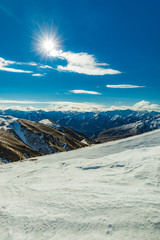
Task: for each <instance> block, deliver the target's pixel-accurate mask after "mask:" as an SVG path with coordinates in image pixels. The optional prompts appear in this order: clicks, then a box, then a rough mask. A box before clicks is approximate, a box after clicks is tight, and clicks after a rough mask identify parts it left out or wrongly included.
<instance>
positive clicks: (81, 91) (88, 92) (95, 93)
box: [70, 90, 101, 95]
mask: <svg viewBox="0 0 160 240" xmlns="http://www.w3.org/2000/svg"><path fill="white" fill-rule="evenodd" d="M70 92H72V93H76V94H92V95H101V93H99V92H95V91H86V90H71V91H70Z"/></svg>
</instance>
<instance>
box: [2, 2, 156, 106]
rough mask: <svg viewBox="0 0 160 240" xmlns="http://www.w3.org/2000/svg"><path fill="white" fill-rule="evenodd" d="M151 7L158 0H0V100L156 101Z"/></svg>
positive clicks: (154, 32)
mask: <svg viewBox="0 0 160 240" xmlns="http://www.w3.org/2000/svg"><path fill="white" fill-rule="evenodd" d="M159 11H160V1H158V0H153V1H150V0H141V1H136V0H134V1H132V0H131V1H128V0H121V1H119V0H113V1H108V0H105V1H103V0H94V1H92V0H70V1H66V0H54V1H49V0H45V1H44V0H34V1H31V0H23V1H19V0H14V1H12V0H5V1H3V0H1V2H0V22H1V29H0V31H1V34H0V36H1V38H0V58H1V59H0V86H1V87H0V104H1V100H10V101H22V102H23V101H32V102H34V101H35V102H56V101H64V102H80V103H81V102H91V103H96V104H103V105H106V106H112V105H134V104H136V103H137V102H140V101H142V100H145V101H148V102H150V103H151V104H153V103H155V104H160V98H159V93H160V81H159V79H160V58H159V53H160V45H159V40H160V31H159V22H160V15H159ZM51 40H52V43H53V46H52V49H49V51H48V49H47V50H46V48H45V47H44V46H45V43H46V41H48V42H49V43H51Z"/></svg>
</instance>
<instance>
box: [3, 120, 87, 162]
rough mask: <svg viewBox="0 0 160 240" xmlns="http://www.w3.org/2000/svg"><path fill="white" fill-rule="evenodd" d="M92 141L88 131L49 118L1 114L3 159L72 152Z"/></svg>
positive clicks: (7, 160)
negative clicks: (78, 129)
mask: <svg viewBox="0 0 160 240" xmlns="http://www.w3.org/2000/svg"><path fill="white" fill-rule="evenodd" d="M90 143H92V141H91V140H90V139H89V138H88V137H86V136H85V135H84V134H81V133H78V132H75V131H73V130H71V129H69V128H67V127H63V126H61V125H60V124H56V123H55V122H53V121H50V120H47V119H45V120H42V121H40V122H32V121H28V120H24V119H18V118H15V117H11V116H0V162H2V161H3V162H13V161H18V160H22V159H25V158H29V157H35V156H40V155H44V154H51V153H56V152H63V151H69V150H73V149H77V148H81V147H85V146H88V145H89V144H90Z"/></svg>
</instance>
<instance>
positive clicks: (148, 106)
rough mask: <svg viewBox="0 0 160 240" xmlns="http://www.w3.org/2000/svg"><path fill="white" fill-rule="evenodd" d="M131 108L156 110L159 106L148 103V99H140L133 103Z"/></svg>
mask: <svg viewBox="0 0 160 240" xmlns="http://www.w3.org/2000/svg"><path fill="white" fill-rule="evenodd" d="M133 108H134V109H135V110H136V109H141V110H158V109H160V106H159V105H158V104H150V102H148V101H144V100H142V101H140V102H138V103H136V104H134V105H133Z"/></svg>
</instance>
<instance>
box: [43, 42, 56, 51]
mask: <svg viewBox="0 0 160 240" xmlns="http://www.w3.org/2000/svg"><path fill="white" fill-rule="evenodd" d="M43 47H44V50H46V51H47V52H50V51H52V50H54V49H55V47H56V46H55V43H54V41H53V40H45V41H44V43H43Z"/></svg>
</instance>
